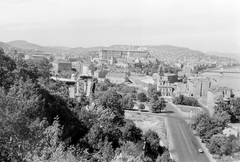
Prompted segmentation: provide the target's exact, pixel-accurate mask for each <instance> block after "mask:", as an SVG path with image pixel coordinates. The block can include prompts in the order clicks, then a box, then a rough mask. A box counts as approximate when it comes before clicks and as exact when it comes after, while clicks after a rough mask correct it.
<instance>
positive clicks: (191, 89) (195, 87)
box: [187, 77, 216, 98]
mask: <svg viewBox="0 0 240 162" xmlns="http://www.w3.org/2000/svg"><path fill="white" fill-rule="evenodd" d="M215 84H216V81H215V80H212V79H210V78H206V77H192V78H189V79H188V80H187V90H188V94H189V96H192V97H196V98H199V97H207V94H208V90H209V89H210V88H211V87H212V86H213V85H215Z"/></svg>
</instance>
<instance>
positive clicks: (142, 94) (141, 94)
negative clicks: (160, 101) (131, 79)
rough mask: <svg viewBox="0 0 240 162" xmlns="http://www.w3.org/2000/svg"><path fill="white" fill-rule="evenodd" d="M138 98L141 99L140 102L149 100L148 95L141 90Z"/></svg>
mask: <svg viewBox="0 0 240 162" xmlns="http://www.w3.org/2000/svg"><path fill="white" fill-rule="evenodd" d="M137 99H138V100H139V101H140V102H146V101H147V96H146V94H145V93H143V92H141V93H139V94H138V95H137Z"/></svg>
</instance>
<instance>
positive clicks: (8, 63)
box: [0, 48, 17, 89]
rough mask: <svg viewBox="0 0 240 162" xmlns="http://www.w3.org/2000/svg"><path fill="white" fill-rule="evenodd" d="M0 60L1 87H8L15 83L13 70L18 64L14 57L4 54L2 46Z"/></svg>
mask: <svg viewBox="0 0 240 162" xmlns="http://www.w3.org/2000/svg"><path fill="white" fill-rule="evenodd" d="M0 60H1V61H0V76H1V77H0V87H4V88H5V89H8V88H10V86H11V85H12V84H13V83H14V79H15V78H14V74H13V71H14V70H15V69H16V67H17V66H16V63H15V61H14V60H13V59H12V58H10V57H9V56H7V55H5V54H4V51H3V49H2V48H0Z"/></svg>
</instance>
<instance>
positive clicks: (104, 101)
mask: <svg viewBox="0 0 240 162" xmlns="http://www.w3.org/2000/svg"><path fill="white" fill-rule="evenodd" d="M121 99H122V96H121V95H120V94H119V93H117V91H116V90H115V89H112V88H110V89H109V90H107V91H105V92H103V93H102V95H101V96H99V97H98V99H97V100H96V105H99V106H102V108H103V109H109V110H110V111H111V112H112V113H113V114H114V115H116V117H115V122H117V123H118V122H120V123H121V122H122V121H123V118H124V109H123V107H122V104H121Z"/></svg>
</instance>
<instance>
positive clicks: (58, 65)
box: [52, 62, 72, 74]
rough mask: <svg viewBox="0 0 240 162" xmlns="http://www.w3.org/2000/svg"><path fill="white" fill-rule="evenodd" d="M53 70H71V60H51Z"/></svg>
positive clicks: (57, 71)
mask: <svg viewBox="0 0 240 162" xmlns="http://www.w3.org/2000/svg"><path fill="white" fill-rule="evenodd" d="M52 66H53V71H54V72H55V74H57V73H60V72H61V71H69V70H72V63H71V62H53V63H52Z"/></svg>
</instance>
